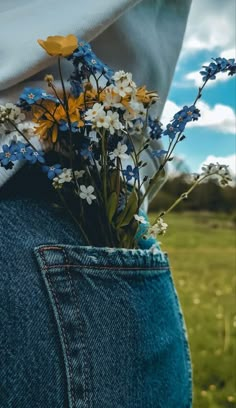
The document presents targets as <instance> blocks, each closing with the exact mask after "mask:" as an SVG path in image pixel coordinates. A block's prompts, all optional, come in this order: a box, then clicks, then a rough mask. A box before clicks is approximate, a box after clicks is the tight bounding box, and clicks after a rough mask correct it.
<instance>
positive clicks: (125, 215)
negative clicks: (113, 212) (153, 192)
mask: <svg viewBox="0 0 236 408" xmlns="http://www.w3.org/2000/svg"><path fill="white" fill-rule="evenodd" d="M137 209H138V196H137V193H136V191H135V190H133V191H132V193H131V194H130V196H129V199H128V202H127V204H126V206H125V208H124V210H123V211H122V213H121V214H120V215H119V217H118V218H117V227H118V228H121V227H125V226H126V225H128V224H129V223H130V221H131V220H132V218H133V216H134V214H136V212H137Z"/></svg>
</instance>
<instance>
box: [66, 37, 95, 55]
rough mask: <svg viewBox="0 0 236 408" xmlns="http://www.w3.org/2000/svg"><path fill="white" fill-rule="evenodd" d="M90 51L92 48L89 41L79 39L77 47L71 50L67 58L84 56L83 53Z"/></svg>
mask: <svg viewBox="0 0 236 408" xmlns="http://www.w3.org/2000/svg"><path fill="white" fill-rule="evenodd" d="M91 51H92V48H91V45H90V44H89V43H87V42H86V41H81V40H79V46H78V48H77V49H76V50H75V51H74V52H73V54H72V55H71V56H69V58H68V59H72V58H73V57H77V58H81V57H84V55H86V54H89V53H90V52H91Z"/></svg>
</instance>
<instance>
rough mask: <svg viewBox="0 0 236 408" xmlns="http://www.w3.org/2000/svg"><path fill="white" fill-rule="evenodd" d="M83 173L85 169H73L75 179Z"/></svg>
mask: <svg viewBox="0 0 236 408" xmlns="http://www.w3.org/2000/svg"><path fill="white" fill-rule="evenodd" d="M84 173H85V170H75V172H74V174H75V178H76V179H79V178H82V177H83V175H84Z"/></svg>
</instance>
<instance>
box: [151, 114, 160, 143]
mask: <svg viewBox="0 0 236 408" xmlns="http://www.w3.org/2000/svg"><path fill="white" fill-rule="evenodd" d="M148 128H149V129H148V130H149V136H150V138H151V139H159V138H160V137H161V135H162V132H163V129H162V123H161V122H159V120H152V119H151V118H150V117H149V118H148Z"/></svg>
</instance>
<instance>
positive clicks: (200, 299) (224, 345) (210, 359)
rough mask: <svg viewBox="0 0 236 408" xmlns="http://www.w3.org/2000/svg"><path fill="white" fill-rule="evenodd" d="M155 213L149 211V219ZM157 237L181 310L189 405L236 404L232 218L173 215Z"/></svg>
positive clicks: (235, 262)
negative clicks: (188, 357) (190, 377)
mask: <svg viewBox="0 0 236 408" xmlns="http://www.w3.org/2000/svg"><path fill="white" fill-rule="evenodd" d="M153 216H154V215H153V214H151V218H152V217H153ZM165 221H166V222H167V223H168V224H169V229H168V232H167V234H166V235H165V236H163V237H161V242H162V249H163V250H164V251H166V252H168V255H169V258H170V263H171V268H172V273H173V277H174V281H175V284H176V287H177V291H178V294H179V297H180V301H181V305H182V308H183V312H184V316H185V320H186V324H187V329H188V335H189V341H190V348H191V354H192V362H193V374H194V408H207V407H210V408H222V407H229V408H230V407H236V389H235V386H236V378H235V370H236V359H235V344H236V303H235V293H234V290H235V271H236V259H235V243H236V242H235V241H236V236H235V229H234V227H235V225H234V222H233V217H231V218H230V216H225V215H222V214H221V215H216V214H209V213H208V214H207V213H174V214H169V215H168V216H167V217H166V219H165Z"/></svg>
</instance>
